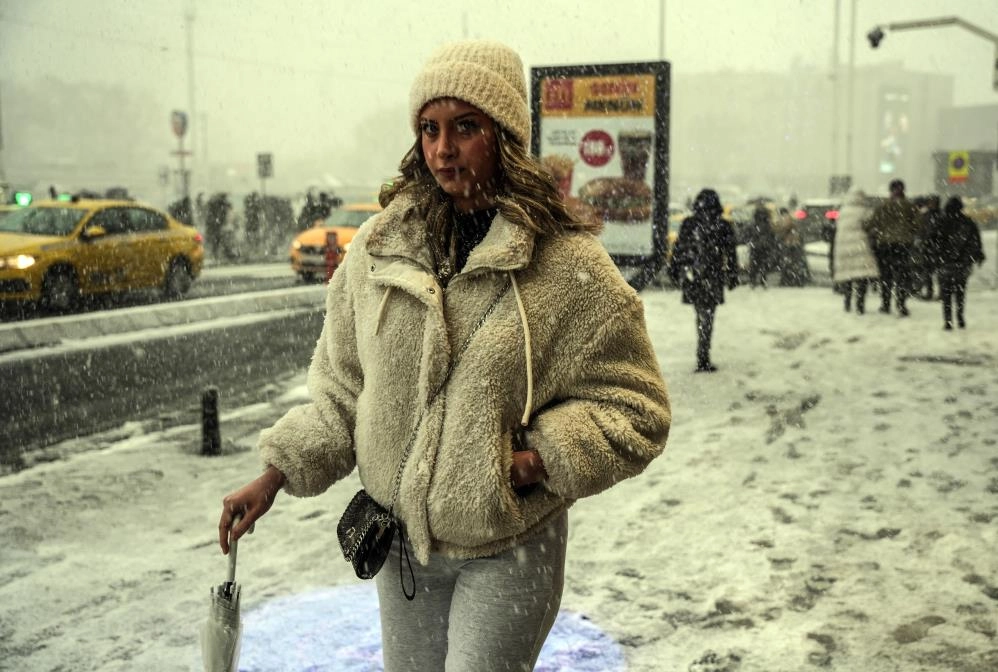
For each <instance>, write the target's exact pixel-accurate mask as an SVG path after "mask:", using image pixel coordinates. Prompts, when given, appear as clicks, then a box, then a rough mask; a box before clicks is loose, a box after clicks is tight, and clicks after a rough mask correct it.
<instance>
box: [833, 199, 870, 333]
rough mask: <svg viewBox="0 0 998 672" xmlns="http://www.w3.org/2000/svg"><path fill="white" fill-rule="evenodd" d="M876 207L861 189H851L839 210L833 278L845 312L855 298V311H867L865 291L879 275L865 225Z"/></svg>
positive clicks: (836, 225) (834, 245) (835, 236)
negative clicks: (840, 293) (840, 294)
mask: <svg viewBox="0 0 998 672" xmlns="http://www.w3.org/2000/svg"><path fill="white" fill-rule="evenodd" d="M872 212H873V209H872V208H871V207H870V204H869V199H868V198H867V196H866V194H865V193H863V192H862V191H861V190H860V189H855V188H854V189H851V190H850V191H849V193H848V194H847V195H846V198H845V202H844V203H843V205H842V208H841V209H840V210H839V217H838V219H837V220H836V223H835V234H834V239H833V241H832V281H833V282H834V283H835V284H836V285H837V286H838V287H839V289H841V290H842V294H843V296H844V298H845V309H846V312H849V310H850V309H851V307H852V300H853V297H854V296H855V298H856V313H857V314H859V315H862V314H863V313H864V312H866V290H867V287H869V285H870V281H871V280H876V279H877V278H879V277H880V271H879V269H878V267H877V259H876V257H875V256H874V255H873V250H872V249H871V247H870V240H869V238H868V237H867V235H866V232H865V231H864V230H863V224H864V223H865V222H866V221H867V220H868V219H869V218H870V215H871V214H872Z"/></svg>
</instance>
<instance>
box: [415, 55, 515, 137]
mask: <svg viewBox="0 0 998 672" xmlns="http://www.w3.org/2000/svg"><path fill="white" fill-rule="evenodd" d="M437 98H457V99H459V100H463V101H465V102H466V103H470V104H472V105H474V106H475V107H477V108H478V109H480V110H481V111H482V112H485V113H486V114H487V115H489V116H490V117H492V119H493V120H495V121H496V122H498V123H499V125H501V126H502V127H503V128H505V129H506V130H507V131H509V132H510V133H512V134H513V137H514V138H516V140H517V141H518V142H520V143H521V144H522V145H523V147H525V148H529V146H530V110H529V109H528V108H527V83H526V80H525V79H524V76H523V62H522V61H520V57H519V56H518V55H517V53H516V52H515V51H513V50H512V49H510V48H509V47H507V46H506V45H505V44H502V43H500V42H492V41H488V40H467V41H463V42H453V43H451V44H447V45H444V46H443V47H441V48H440V49H438V50H437V51H436V52H435V53H434V54H433V55H432V56H431V57H430V60H429V61H427V63H426V65H425V66H424V67H423V70H422V71H421V72H420V73H419V74H418V75H417V76H416V79H415V81H414V82H413V83H412V91H410V93H409V114H410V119H411V123H412V130H413V131H414V132H415V133H416V135H419V113H420V112H422V110H423V108H424V107H425V106H426V104H427V103H428V102H430V101H431V100H435V99H437Z"/></svg>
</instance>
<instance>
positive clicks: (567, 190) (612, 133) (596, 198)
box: [538, 72, 656, 256]
mask: <svg viewBox="0 0 998 672" xmlns="http://www.w3.org/2000/svg"><path fill="white" fill-rule="evenodd" d="M655 87H656V77H655V75H654V74H652V73H642V72H635V73H633V74H631V73H626V74H596V75H585V76H576V77H567V76H558V77H546V78H542V79H541V81H540V98H541V100H540V110H539V112H540V115H539V116H540V119H539V127H540V133H539V138H538V140H539V156H540V157H541V161H542V163H544V165H545V166H547V168H548V170H549V171H550V172H551V174H552V175H553V176H554V178H555V181H556V182H557V183H558V186H559V190H560V191H561V193H562V196H564V197H565V198H566V200H568V201H569V202H570V203H573V204H575V205H577V206H580V207H581V211H583V212H587V213H590V214H591V216H595V217H598V218H599V219H600V220H601V221H602V222H603V233H602V235H601V239H602V241H603V244H604V245H605V246H606V248H607V250H608V251H609V252H610V253H611V254H614V253H616V254H623V255H637V256H642V255H649V254H651V253H652V251H653V250H652V238H653V236H652V216H653V210H654V207H653V206H654V202H655V196H654V195H655V177H656V166H655V139H656V138H655V133H656V91H655Z"/></svg>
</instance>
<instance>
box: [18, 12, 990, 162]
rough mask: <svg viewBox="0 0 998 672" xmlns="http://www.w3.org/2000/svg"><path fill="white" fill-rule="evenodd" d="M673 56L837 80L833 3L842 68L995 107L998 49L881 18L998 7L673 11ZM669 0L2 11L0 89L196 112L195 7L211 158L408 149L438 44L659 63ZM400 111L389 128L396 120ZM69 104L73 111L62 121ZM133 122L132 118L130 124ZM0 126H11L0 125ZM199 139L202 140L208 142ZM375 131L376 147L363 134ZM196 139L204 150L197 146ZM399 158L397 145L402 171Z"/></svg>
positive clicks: (199, 88) (985, 19)
mask: <svg viewBox="0 0 998 672" xmlns="http://www.w3.org/2000/svg"><path fill="white" fill-rule="evenodd" d="M664 4H665V31H664V32H665V46H664V54H665V58H666V59H667V60H669V61H671V62H672V66H673V69H674V71H675V72H677V73H680V72H681V73H693V72H703V71H717V70H723V69H735V70H743V71H744V70H763V71H781V70H787V69H788V68H790V67H792V66H796V67H801V68H813V69H816V72H819V73H821V72H827V70H828V68H829V67H830V63H831V61H832V43H833V35H834V23H835V14H836V11H835V8H836V6H837V5H839V6H841V12H840V17H841V36H840V45H841V46H840V58H841V61H842V63H843V64H845V63H847V62H848V57H849V28H850V15H849V13H850V8H851V7H852V6H853V5H856V7H857V20H856V63H857V64H858V65H863V64H871V63H876V62H886V61H890V60H894V61H898V60H900V61H903V62H904V65H905V67H907V68H909V69H912V70H918V71H926V72H935V73H945V74H952V75H954V76H955V78H956V79H955V101H954V102H955V103H956V104H988V103H991V104H993V103H996V102H998V92H995V91H994V90H993V89H992V87H991V77H992V74H991V67H992V63H993V60H994V56H995V54H994V46H993V45H992V44H990V43H989V42H988V41H987V40H984V39H982V38H980V37H978V36H976V35H973V34H971V33H970V32H967V31H965V30H962V29H961V28H958V27H947V28H936V29H927V30H917V31H906V32H890V33H888V35H887V37H886V39H885V40H884V42H883V44H882V45H881V46H880V48H879V49H877V50H872V49H870V47H869V45H868V44H867V42H866V39H865V34H866V32H867V31H868V30H869V29H870V28H872V27H873V26H874V25H876V24H878V23H889V22H892V21H904V20H911V19H921V18H931V17H940V16H948V15H954V14H955V15H957V16H959V17H960V18H963V19H965V20H967V21H969V22H971V23H975V24H977V25H979V26H981V27H983V28H985V29H987V30H989V31H991V32H993V33H998V0H960V1H959V2H955V1H953V0H856V1H855V2H853V1H852V0H840V1H839V2H836V0H666V1H665V3H664ZM660 6H661V5H660V2H659V1H658V0H633V1H628V0H603V1H600V2H594V1H590V0H479V1H478V2H475V3H466V2H459V1H457V0H453V1H444V0H421V1H419V2H400V1H399V0H392V1H386V0H363V1H362V0H355V1H353V2H342V1H339V0H304V1H292V0H276V1H273V0H267V1H264V0H201V1H198V2H186V1H184V0H175V1H170V0H0V64H2V67H0V78H3V79H20V80H24V79H31V78H39V77H44V76H45V75H55V76H58V77H60V78H63V79H79V80H84V81H113V82H117V83H119V84H121V85H123V86H127V87H129V88H135V89H139V90H142V91H144V92H147V93H148V95H149V96H150V97H152V98H153V99H155V100H156V101H158V102H159V104H161V105H162V106H163V109H164V113H163V133H164V136H166V137H172V136H170V127H169V111H170V110H171V109H175V108H178V109H188V77H187V59H186V33H187V31H186V27H185V20H184V14H185V10H186V9H187V8H192V9H193V13H194V17H195V18H194V21H193V31H192V35H193V43H194V55H195V58H194V81H195V84H196V106H195V109H196V113H197V118H196V119H194V120H193V121H198V120H200V121H201V122H202V126H201V128H202V129H203V130H204V139H205V140H207V144H208V147H207V149H208V151H209V153H210V156H211V158H212V159H213V160H216V161H217V160H229V158H230V156H231V160H237V156H238V157H242V158H246V157H250V158H251V157H253V156H254V155H255V152H257V151H273V152H275V156H276V157H278V158H277V161H278V164H277V165H278V166H279V165H280V164H279V161H280V157H281V156H282V153H283V155H289V154H299V155H300V154H308V153H309V152H312V153H315V152H316V150H317V149H319V148H323V147H327V146H336V145H342V144H343V143H348V142H352V141H354V139H355V137H356V129H357V126H358V124H360V123H362V121H363V120H364V119H371V118H374V119H376V120H377V123H383V124H385V125H387V126H388V127H387V128H385V137H386V138H392V139H393V140H392V142H391V144H393V145H397V143H398V142H399V141H398V138H400V137H402V138H405V137H406V136H405V135H404V134H405V129H406V128H407V127H406V120H405V118H404V113H403V112H402V110H403V109H404V105H405V103H406V100H407V96H408V89H409V84H410V82H411V80H412V78H413V76H414V75H415V73H416V71H417V70H418V67H419V65H420V63H421V62H422V61H423V60H424V59H425V57H426V56H427V55H428V54H429V53H430V52H431V51H432V50H433V49H434V48H435V47H436V46H437V45H438V44H439V43H441V42H443V41H446V40H450V39H455V38H460V37H462V36H463V35H466V36H469V37H489V38H495V39H499V40H502V41H504V42H507V43H509V44H510V45H511V46H513V47H515V48H516V49H518V50H519V51H520V53H521V54H522V55H523V58H524V61H525V65H526V66H527V67H528V68H529V67H530V66H532V65H554V64H562V63H605V62H620V61H634V60H653V59H657V58H658V57H659V55H660V30H659V26H660V21H659V16H660ZM392 110H398V111H399V112H400V115H399V116H401V117H402V118H398V119H395V117H394V116H392V115H390V114H385V112H386V111H392ZM68 113H71V111H68V110H67V114H68ZM123 123H126V122H124V121H123ZM5 132H6V130H5ZM198 132H199V133H200V132H201V131H198ZM365 137H367V136H365ZM201 142H203V140H201V139H200V138H199V139H198V148H201V144H200V143H201ZM404 149H405V148H404V147H393V148H392V151H391V155H392V156H393V157H395V158H393V159H392V161H393V162H397V157H398V156H400V155H401V151H402V150H404Z"/></svg>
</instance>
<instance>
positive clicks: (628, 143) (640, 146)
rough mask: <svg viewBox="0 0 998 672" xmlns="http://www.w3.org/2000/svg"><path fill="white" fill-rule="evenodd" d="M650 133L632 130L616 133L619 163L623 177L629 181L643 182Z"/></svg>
mask: <svg viewBox="0 0 998 672" xmlns="http://www.w3.org/2000/svg"><path fill="white" fill-rule="evenodd" d="M651 140H652V134H651V131H646V130H641V129H632V130H622V131H620V132H619V133H617V146H618V147H619V149H620V163H621V165H622V166H623V170H624V177H626V178H627V179H629V180H637V181H639V182H644V181H645V173H646V172H647V171H648V157H650V156H651Z"/></svg>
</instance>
